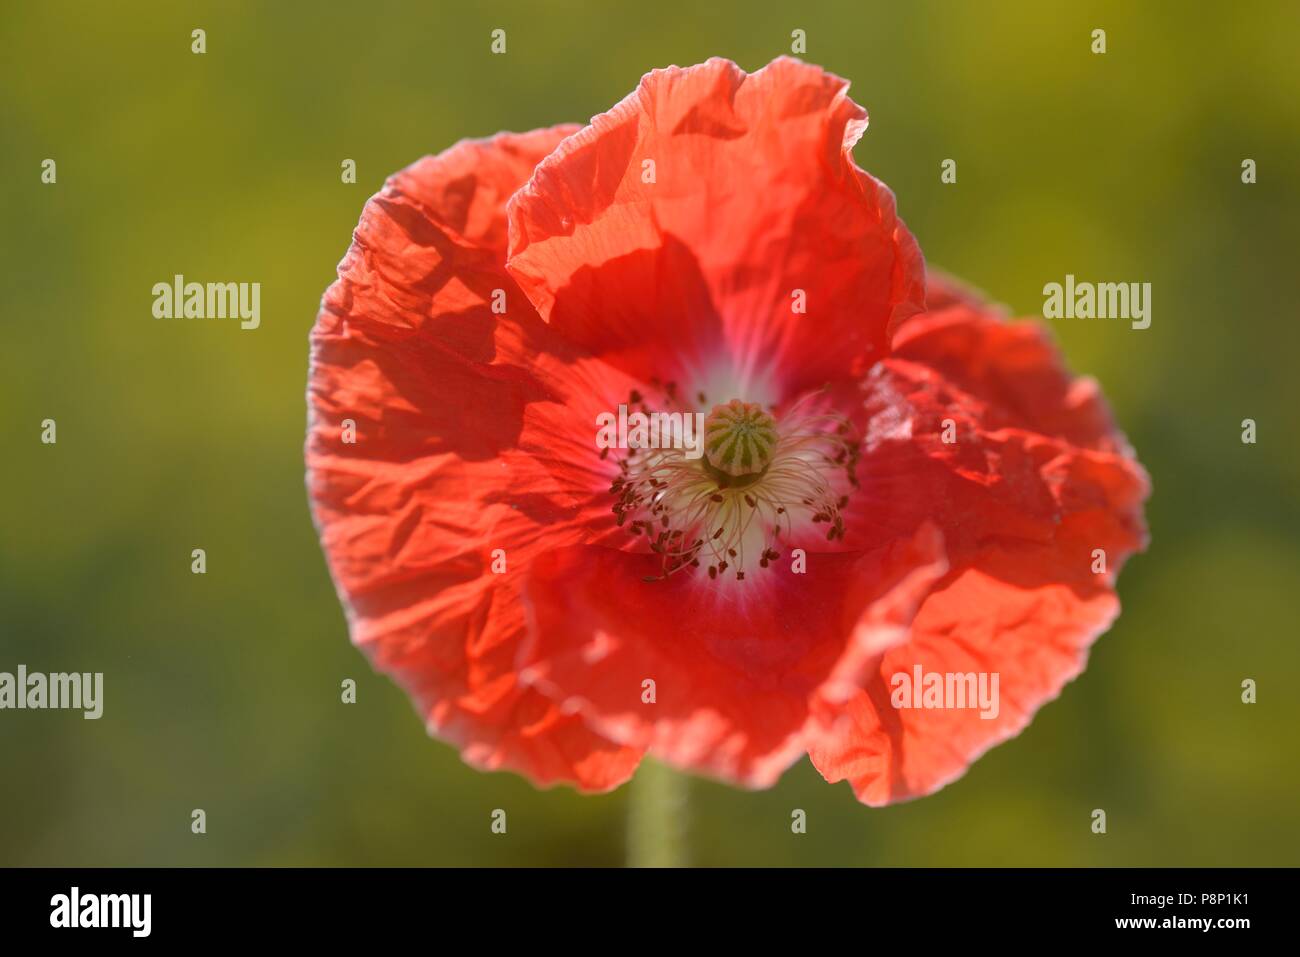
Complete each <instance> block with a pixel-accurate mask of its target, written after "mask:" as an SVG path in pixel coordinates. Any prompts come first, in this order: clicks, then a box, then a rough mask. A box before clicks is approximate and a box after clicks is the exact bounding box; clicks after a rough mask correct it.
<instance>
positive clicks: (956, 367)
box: [307, 58, 1147, 804]
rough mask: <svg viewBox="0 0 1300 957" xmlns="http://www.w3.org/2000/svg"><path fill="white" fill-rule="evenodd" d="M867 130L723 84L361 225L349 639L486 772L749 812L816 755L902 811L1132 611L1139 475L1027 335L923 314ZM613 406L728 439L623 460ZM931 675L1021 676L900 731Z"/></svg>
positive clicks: (614, 113) (337, 518) (316, 390)
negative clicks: (675, 417) (676, 418)
mask: <svg viewBox="0 0 1300 957" xmlns="http://www.w3.org/2000/svg"><path fill="white" fill-rule="evenodd" d="M866 122H867V121H866V113H865V112H864V111H863V110H862V109H861V108H860V107H859V106H857V105H856V104H855V103H854V102H853V101H852V100H850V99H849V98H848V96H847V83H845V82H844V81H843V80H841V79H839V78H837V77H835V76H832V75H830V74H828V73H825V72H823V71H822V70H820V69H818V68H815V67H812V66H807V65H804V64H801V63H799V62H797V61H794V60H790V59H787V58H782V59H778V60H776V61H774V62H773V63H771V64H770V65H768V66H767V67H765V68H764V69H762V70H760V71H758V72H757V73H754V74H751V75H746V74H745V73H744V72H743V71H741V70H740V69H739V68H737V67H736V66H735V65H734V64H732V63H730V62H728V61H725V60H719V59H714V60H710V61H708V62H707V63H705V64H703V65H700V66H696V67H692V68H689V69H676V68H673V69H667V70H658V71H655V72H653V73H650V74H648V75H647V76H646V77H645V78H644V79H643V80H642V82H641V84H640V86H639V87H638V88H637V90H636V91H635V92H634V93H632V94H631V95H630V96H629V97H627V98H626V99H625V100H623V102H621V103H619V104H618V105H617V106H616V107H614V109H612V110H611V111H610V112H608V113H606V114H603V115H601V116H598V117H596V118H595V119H594V120H593V121H592V123H591V125H590V126H587V127H584V128H582V129H578V128H576V127H556V128H553V129H549V130H539V131H535V132H532V133H527V134H522V135H514V134H502V135H499V136H496V137H494V138H492V139H489V140H483V141H466V142H462V143H460V144H458V145H457V146H455V147H453V148H452V149H450V150H448V151H447V152H445V153H443V154H441V155H439V156H436V157H429V158H425V159H423V160H421V161H419V162H418V163H416V164H415V165H413V166H411V167H409V168H407V169H406V170H403V171H402V172H400V173H398V174H396V175H395V176H393V177H392V178H391V179H390V180H389V181H388V183H387V184H386V185H385V187H384V189H383V190H382V191H381V192H380V193H379V194H378V195H377V196H375V197H374V198H373V199H372V200H371V201H370V202H369V203H367V205H366V207H365V210H364V211H363V213H362V216H361V222H360V225H359V226H358V228H357V230H356V233H355V234H354V237H353V243H352V247H351V249H350V250H349V251H348V253H347V256H346V257H345V258H344V260H343V262H342V264H341V265H340V267H339V279H338V281H337V282H335V283H334V284H333V285H332V286H331V287H330V289H329V290H328V292H327V293H326V294H325V297H324V301H323V303H322V307H321V312H320V316H319V318H318V320H317V323H316V326H315V328H314V330H313V332H312V337H311V341H312V361H311V372H310V389H309V404H310V428H309V436H308V445H307V464H308V483H309V488H310V495H311V501H312V506H313V512H314V515H315V518H316V521H317V524H318V527H319V529H320V534H321V540H322V544H323V546H324V549H325V552H326V555H327V557H328V561H329V565H330V569H331V572H332V574H333V576H334V580H335V582H336V584H337V586H338V590H339V593H340V596H341V598H342V600H343V602H344V604H345V606H346V608H347V611H348V618H349V622H350V626H351V633H352V638H353V641H354V642H355V643H356V644H357V645H359V646H360V647H361V648H363V649H364V650H365V651H366V653H367V654H368V655H369V657H370V659H371V660H372V662H373V663H374V664H375V666H376V667H377V668H378V669H379V670H381V671H383V672H385V673H387V674H389V675H391V676H392V677H393V678H394V679H395V680H396V681H397V682H398V683H399V684H400V685H401V686H402V687H403V688H405V689H406V691H407V692H408V693H409V694H410V695H411V696H412V698H413V699H414V701H415V702H416V704H417V707H418V708H419V710H420V712H421V714H422V715H424V716H425V718H426V721H427V724H428V727H429V730H430V732H431V733H432V734H435V735H437V736H439V737H442V738H445V739H447V740H449V741H451V742H453V743H455V744H456V745H457V746H458V747H460V748H461V751H462V754H463V756H464V758H465V759H466V760H467V761H469V762H470V763H472V764H474V765H476V766H479V767H483V768H509V769H513V770H515V771H518V772H519V773H521V774H524V775H526V776H527V777H529V778H530V779H532V780H533V781H535V782H537V783H539V784H551V783H554V782H570V783H573V784H575V785H576V786H577V787H579V788H581V789H584V790H603V789H608V788H612V787H614V786H616V785H618V784H619V783H621V782H622V781H624V780H625V779H626V778H627V777H628V776H629V775H630V774H631V773H632V771H633V770H634V768H635V766H636V764H637V762H638V761H639V760H640V757H641V755H642V754H644V753H647V752H649V753H651V754H653V755H655V756H656V757H658V758H660V759H661V760H664V761H666V762H668V763H670V764H673V765H676V766H678V767H681V768H685V769H689V770H693V771H697V772H701V773H706V774H710V775H713V776H716V777H720V778H723V779H726V780H730V781H734V782H736V783H739V784H743V785H746V786H751V787H762V786H767V785H770V784H772V783H773V782H774V781H775V780H776V779H777V778H778V777H779V775H780V774H781V773H782V772H783V771H784V770H785V769H786V768H787V767H788V766H789V765H790V764H791V763H793V762H794V761H796V760H798V759H799V758H800V757H801V756H802V755H804V754H805V753H807V754H809V755H811V757H812V760H813V762H814V764H815V765H816V766H817V768H818V769H819V770H820V771H821V772H822V774H823V775H824V776H825V777H826V778H827V779H828V780H832V781H836V780H841V779H847V780H848V781H850V782H851V784H852V786H853V788H854V790H855V792H856V793H857V795H858V796H859V798H860V799H861V800H863V801H865V802H867V803H869V804H885V803H888V802H890V801H894V800H899V799H903V798H907V797H912V796H917V795H921V794H926V793H929V792H931V791H933V790H935V789H937V788H939V787H941V786H942V785H943V784H945V783H946V782H948V781H950V780H952V779H953V778H955V777H956V776H958V775H960V774H961V773H962V771H963V770H964V769H965V768H966V767H967V765H969V763H970V762H971V761H973V760H974V759H975V758H976V757H978V756H979V755H980V754H981V753H982V752H983V751H984V750H986V749H987V748H989V747H990V746H992V745H994V744H996V743H998V742H999V741H1002V740H1004V739H1006V738H1008V737H1010V736H1012V735H1014V734H1016V733H1017V732H1018V731H1019V730H1020V729H1021V728H1023V727H1024V726H1025V724H1026V723H1027V722H1028V721H1029V720H1030V718H1031V717H1032V715H1033V713H1034V712H1035V710H1036V709H1037V708H1038V707H1039V706H1040V705H1041V704H1043V703H1044V702H1045V701H1047V700H1050V699H1051V698H1052V697H1054V696H1055V695H1056V694H1057V693H1058V692H1059V691H1060V690H1061V687H1062V686H1063V685H1064V684H1065V683H1066V682H1067V681H1069V680H1070V679H1071V678H1073V677H1074V676H1075V675H1077V674H1078V673H1079V671H1080V670H1081V669H1082V668H1083V666H1084V663H1085V659H1086V655H1087V649H1088V646H1089V645H1090V644H1091V642H1092V641H1093V639H1094V638H1096V636H1097V635H1098V634H1100V633H1101V632H1102V631H1104V630H1105V629H1106V628H1107V627H1108V625H1109V624H1110V622H1111V621H1112V620H1113V619H1114V617H1115V615H1116V614H1117V613H1118V603H1117V600H1116V597H1115V591H1114V583H1115V576H1116V574H1117V573H1118V570H1119V568H1120V566H1121V565H1122V564H1123V561H1124V559H1125V558H1126V557H1127V556H1128V555H1129V554H1130V553H1131V552H1133V551H1134V550H1136V549H1138V548H1140V547H1142V545H1143V543H1144V539H1145V530H1144V528H1143V522H1142V512H1141V507H1142V502H1143V499H1144V498H1145V496H1146V494H1147V481H1146V477H1145V475H1144V473H1143V471H1142V469H1141V467H1140V466H1139V465H1138V464H1137V463H1136V461H1135V460H1134V458H1133V455H1132V453H1131V451H1130V450H1129V449H1128V447H1127V445H1126V444H1125V442H1124V439H1123V438H1122V436H1121V435H1120V434H1119V433H1118V432H1117V431H1116V429H1115V427H1114V425H1113V424H1112V422H1111V419H1110V415H1109V413H1108V412H1107V410H1106V408H1105V406H1104V403H1103V400H1102V398H1101V396H1100V394H1099V392H1098V390H1097V388H1096V386H1095V385H1094V384H1093V383H1092V382H1091V381H1089V380H1076V379H1072V378H1071V377H1070V376H1069V375H1068V374H1067V373H1066V372H1065V371H1064V370H1063V368H1062V365H1061V363H1060V360H1059V358H1058V356H1057V353H1056V351H1055V349H1054V348H1053V346H1052V345H1051V343H1050V341H1049V340H1048V338H1047V337H1046V335H1045V333H1044V332H1043V331H1042V329H1041V328H1040V327H1039V326H1037V325H1035V324H1031V323H1011V322H1006V321H1004V319H1003V317H1002V316H1001V315H1000V314H999V313H998V312H997V311H996V310H994V309H992V308H990V307H988V306H986V305H984V304H983V303H982V302H980V301H979V300H978V299H977V298H976V297H975V296H974V295H973V294H971V293H969V292H966V291H964V290H961V289H959V288H958V287H957V286H956V285H955V284H953V283H951V282H947V281H944V280H940V279H936V278H934V277H932V278H931V279H930V281H929V283H928V285H927V282H926V278H925V272H924V264H923V261H922V258H921V253H920V250H919V249H918V247H917V245H916V242H915V240H914V239H913V238H912V236H911V234H910V233H909V232H908V231H907V229H906V228H905V227H904V226H903V224H902V222H901V221H899V219H898V218H897V216H896V215H895V210H894V199H893V196H892V194H891V193H890V192H889V191H888V189H886V188H885V187H884V186H883V185H882V184H881V183H880V182H878V181H877V180H875V179H873V178H872V177H871V176H869V175H868V174H866V173H865V172H863V171H862V170H860V169H859V168H858V167H857V166H856V165H855V164H854V162H853V160H852V158H851V157H850V155H849V152H850V150H851V148H852V146H853V144H854V143H855V142H856V141H857V139H858V138H859V137H860V136H861V134H862V132H863V131H864V129H865V127H866ZM927 298H928V311H926V309H927ZM620 406H624V407H626V408H627V409H628V410H631V411H633V412H637V411H639V412H642V413H644V414H650V413H653V412H661V413H682V414H684V415H691V414H693V413H702V414H706V415H707V416H708V418H707V419H706V420H705V423H704V436H703V445H702V447H700V448H699V449H697V451H698V452H702V453H703V454H700V455H699V456H698V457H693V456H692V451H691V449H689V448H658V449H655V448H644V447H642V448H624V449H613V450H610V449H608V448H602V447H601V446H600V445H599V444H598V442H597V431H598V429H597V425H598V423H599V422H600V421H601V417H602V415H608V414H612V413H615V412H616V411H617V410H618V409H619V407H620ZM632 444H635V443H632ZM1099 553H1104V557H1103V559H1102V565H1101V566H1099V563H1098V560H1097V555H1098V554H1099ZM930 674H938V675H940V676H942V675H957V676H959V677H958V684H960V681H962V680H964V677H963V676H976V675H983V676H988V675H996V676H997V682H998V684H997V686H996V689H997V691H998V692H999V704H998V706H997V708H996V709H995V710H996V713H995V714H990V713H989V712H990V710H994V709H990V708H988V707H983V708H982V709H981V708H976V707H974V706H973V702H970V701H967V702H964V703H963V704H962V705H960V706H957V705H954V704H953V702H951V701H940V702H939V704H938V706H935V707H931V706H930V702H928V701H927V700H926V699H925V696H924V695H923V694H921V689H919V687H918V688H917V689H915V695H916V696H915V698H914V699H913V698H910V697H909V698H907V700H901V699H899V700H896V697H897V696H898V694H899V689H898V682H899V679H898V676H899V675H907V676H908V677H909V679H910V678H912V677H915V678H916V679H917V680H918V682H920V681H923V680H924V679H925V676H927V675H930ZM950 684H951V681H950ZM970 690H971V694H972V695H974V694H975V690H974V685H972V686H971V689H970ZM927 693H928V692H927Z"/></svg>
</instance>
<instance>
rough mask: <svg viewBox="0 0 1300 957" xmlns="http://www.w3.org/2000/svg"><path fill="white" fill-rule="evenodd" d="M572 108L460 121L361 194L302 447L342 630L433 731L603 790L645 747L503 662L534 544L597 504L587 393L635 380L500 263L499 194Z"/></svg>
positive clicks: (320, 326)
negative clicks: (485, 122) (470, 125)
mask: <svg viewBox="0 0 1300 957" xmlns="http://www.w3.org/2000/svg"><path fill="white" fill-rule="evenodd" d="M572 129H573V128H572V127H557V128H555V129H550V130H539V131H535V132H532V133H525V134H501V135H499V136H497V137H494V138H492V139H490V140H481V141H465V142H462V143H461V144H458V145H457V146H455V147H453V148H452V149H450V150H448V151H447V152H445V153H442V154H440V155H439V156H436V157H427V158H425V159H423V160H421V161H419V162H418V163H416V164H414V165H413V166H411V167H409V168H408V169H406V170H403V171H402V172H400V173H398V174H396V175H395V176H393V177H391V178H390V179H389V181H388V183H387V184H386V185H385V187H384V189H383V190H382V191H381V192H380V193H379V194H378V195H376V196H375V197H374V198H372V199H371V200H370V202H368V203H367V204H366V207H365V209H364V211H363V213H362V216H361V222H360V224H359V225H358V227H357V229H356V232H355V234H354V237H353V243H352V246H351V248H350V249H349V250H348V253H347V256H346V257H345V258H344V260H343V262H342V264H341V265H340V267H339V278H338V281H337V282H335V283H334V284H333V285H332V286H331V287H330V288H329V290H328V291H327V292H326V294H325V297H324V300H323V301H322V304H321V311H320V315H319V316H318V318H317V322H316V326H315V328H314V329H313V330H312V334H311V345H312V358H311V370H310V375H309V395H308V400H309V416H310V418H309V429H308V441H307V451H306V457H307V465H308V489H309V493H310V499H311V505H312V510H313V515H314V517H315V520H316V523H317V526H318V529H319V531H320V537H321V542H322V545H323V547H324V550H325V554H326V557H327V560H328V563H329V567H330V571H331V574H332V576H333V578H334V581H335V584H336V587H337V589H338V591H339V594H340V597H341V599H342V601H343V604H344V606H345V608H346V610H347V613H348V621H349V627H350V631H351V636H352V640H353V642H354V643H355V644H357V645H358V646H359V647H361V648H362V649H363V650H364V651H365V652H366V654H367V655H368V656H369V658H370V660H371V662H372V663H373V664H374V666H375V667H376V668H377V669H378V670H379V671H381V672H384V673H385V674H388V675H389V676H391V677H392V678H393V679H394V680H395V681H396V682H397V683H398V684H399V685H400V686H401V687H403V688H404V689H405V690H406V691H407V692H408V694H410V695H411V697H412V699H413V700H414V702H415V704H416V706H417V708H418V709H419V711H420V712H421V714H422V715H423V716H424V717H425V719H426V723H427V725H428V728H429V730H430V733H432V734H435V735H437V736H439V737H443V738H446V739H448V740H450V741H452V742H453V743H455V744H457V745H459V746H460V747H461V749H462V754H463V756H464V758H465V759H466V760H467V761H469V762H471V763H472V764H474V765H476V766H479V767H483V768H509V769H513V770H516V771H519V772H520V773H523V774H525V775H526V776H528V777H529V778H531V779H532V780H533V781H535V782H536V783H538V784H542V785H545V784H551V783H555V782H571V783H573V784H576V785H577V786H578V787H579V788H582V789H587V790H605V789H608V788H611V787H614V786H616V785H618V784H619V783H621V782H622V781H623V780H625V779H626V778H627V777H628V776H629V775H630V774H631V773H632V771H633V769H634V768H635V767H636V764H637V762H638V760H639V757H640V755H639V752H637V751H636V750H635V749H630V748H627V747H623V746H620V745H617V744H614V743H612V742H610V741H609V740H607V739H605V738H603V737H602V736H600V735H598V734H594V733H592V732H591V731H590V730H588V729H587V727H586V726H585V725H584V724H583V723H582V721H581V720H580V719H579V718H576V717H574V716H572V715H567V714H562V713H560V711H559V710H558V709H557V708H556V706H555V705H554V704H552V703H551V702H550V701H549V700H547V699H546V698H544V697H543V696H541V695H539V694H538V693H537V692H536V691H533V690H531V689H528V688H525V687H522V686H521V685H520V684H519V682H518V680H517V675H516V672H515V658H516V654H517V649H518V645H519V642H520V639H521V637H522V636H523V633H524V618H523V613H522V610H521V608H520V604H519V600H518V594H519V588H520V585H521V582H522V574H523V569H525V568H526V567H527V564H528V561H529V560H530V558H531V557H532V556H533V555H534V554H536V553H538V552H539V551H541V550H543V549H545V548H548V547H551V546H552V545H556V544H559V545H563V544H570V543H574V542H581V541H588V540H592V538H593V535H595V534H596V533H595V531H593V530H595V529H598V528H599V527H601V526H602V525H608V524H609V512H608V503H607V502H605V501H604V500H603V498H600V497H599V496H598V490H599V489H600V487H601V486H602V485H605V486H607V485H608V478H607V477H606V476H604V475H602V474H600V473H599V471H598V470H597V469H596V468H595V465H597V464H599V463H598V462H597V461H596V460H595V457H594V455H593V454H592V450H591V448H590V438H591V435H592V427H591V425H590V422H591V421H592V418H591V415H590V408H589V407H586V406H584V405H583V403H584V402H586V403H588V404H589V405H592V404H594V405H596V406H601V407H604V406H607V404H608V400H607V399H604V398H602V396H605V395H612V394H617V393H619V392H623V393H625V392H626V388H627V382H626V379H625V377H622V376H619V375H618V374H616V373H614V372H613V370H611V369H609V368H608V367H606V366H604V365H603V364H601V363H598V362H595V361H593V360H591V359H590V357H586V356H583V355H582V354H581V353H579V352H577V351H575V350H574V349H573V348H572V347H571V346H569V345H568V344H566V343H564V342H563V341H562V340H560V339H559V338H558V337H557V336H556V335H555V334H554V332H553V331H552V330H550V329H549V328H548V327H547V326H546V325H545V324H544V323H542V322H541V320H540V318H539V317H538V316H537V315H536V313H535V312H534V310H533V308H532V306H531V305H530V304H529V302H528V300H527V299H526V297H524V296H523V295H522V293H520V291H519V289H518V287H517V286H516V285H515V284H514V281H513V280H512V279H511V278H510V277H509V275H508V274H507V273H506V272H505V269H504V260H505V239H506V224H505V215H504V202H505V200H506V198H507V197H508V196H510V195H511V193H512V192H513V191H514V190H515V189H516V188H517V187H518V185H519V184H520V183H522V182H523V181H524V180H525V179H526V178H527V177H528V176H529V175H530V174H531V172H532V170H533V168H534V167H535V166H536V164H537V162H538V161H539V160H540V159H541V158H542V157H543V156H545V155H546V154H547V153H548V152H549V151H550V150H551V149H553V148H554V146H555V145H556V144H557V143H558V142H559V141H560V140H561V139H563V137H564V136H565V135H567V134H568V133H570V132H572ZM574 397H580V398H578V399H575V398H574ZM584 437H585V438H586V440H587V445H586V446H584V447H582V448H581V449H579V448H578V446H580V445H581V444H582V440H583V438H584Z"/></svg>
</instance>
